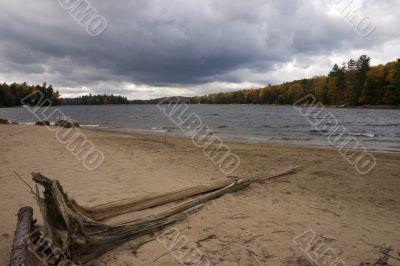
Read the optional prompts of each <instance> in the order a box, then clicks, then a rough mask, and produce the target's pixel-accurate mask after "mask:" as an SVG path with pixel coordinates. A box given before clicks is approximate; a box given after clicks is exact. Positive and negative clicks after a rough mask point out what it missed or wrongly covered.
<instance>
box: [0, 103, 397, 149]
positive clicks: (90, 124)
mask: <svg viewBox="0 0 400 266" xmlns="http://www.w3.org/2000/svg"><path fill="white" fill-rule="evenodd" d="M188 106H189V111H191V112H194V113H196V114H197V115H198V116H199V117H200V118H201V120H202V122H203V123H204V124H206V125H207V126H208V127H209V128H211V129H212V130H213V132H214V133H215V134H216V135H217V136H219V137H221V138H223V139H231V140H244V141H250V142H273V143H286V144H300V145H307V146H329V143H328V141H327V137H326V136H324V135H323V134H322V133H320V132H318V130H316V129H315V128H313V126H312V125H310V123H309V122H308V121H307V120H306V119H305V118H304V117H303V116H301V115H300V114H299V112H298V111H297V110H295V109H294V108H293V107H292V106H273V105H188ZM55 108H59V109H60V110H61V111H62V112H63V113H64V114H66V115H67V116H70V117H72V118H74V119H76V120H78V121H79V122H80V124H81V126H82V127H83V128H95V129H101V130H115V131H123V132H138V133H154V134H168V135H183V134H184V133H183V132H182V131H181V130H180V129H179V128H178V127H177V126H175V125H174V123H172V121H171V120H169V118H168V117H166V116H165V115H164V113H163V112H162V111H160V110H159V109H158V107H157V105H103V106H59V107H51V109H55ZM326 109H327V111H328V112H330V113H331V114H332V115H333V116H334V117H336V118H337V120H338V121H339V123H340V124H341V125H343V126H344V127H345V128H346V129H347V130H348V132H350V135H352V136H355V137H356V138H357V139H358V140H359V141H360V143H361V144H362V145H363V146H364V147H366V148H368V149H371V150H381V151H395V152H399V151H400V110H399V109H362V108H326ZM48 113H50V111H48ZM0 118H5V119H9V120H12V121H17V122H19V123H25V124H32V123H34V122H35V121H37V119H36V118H35V116H34V115H33V114H32V113H30V112H29V111H28V108H22V107H21V108H0Z"/></svg>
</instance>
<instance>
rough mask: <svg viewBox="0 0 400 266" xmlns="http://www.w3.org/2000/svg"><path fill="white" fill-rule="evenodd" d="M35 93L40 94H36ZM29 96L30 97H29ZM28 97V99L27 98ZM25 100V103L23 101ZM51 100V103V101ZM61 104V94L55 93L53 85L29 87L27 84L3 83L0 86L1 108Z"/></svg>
mask: <svg viewBox="0 0 400 266" xmlns="http://www.w3.org/2000/svg"><path fill="white" fill-rule="evenodd" d="M34 92H40V93H36V94H34ZM27 96H29V97H27ZM26 97H27V98H26ZM24 98H26V99H25V101H24V102H22V100H23V99H24ZM49 100H50V101H49ZM60 102H61V99H60V94H59V92H58V91H54V89H53V87H52V86H51V85H49V86H47V84H46V83H43V85H42V86H40V85H28V84H26V82H24V83H22V84H17V83H12V84H10V85H9V84H7V83H3V84H1V85H0V107H13V106H22V105H24V104H26V105H35V106H38V105H43V106H48V105H59V104H60Z"/></svg>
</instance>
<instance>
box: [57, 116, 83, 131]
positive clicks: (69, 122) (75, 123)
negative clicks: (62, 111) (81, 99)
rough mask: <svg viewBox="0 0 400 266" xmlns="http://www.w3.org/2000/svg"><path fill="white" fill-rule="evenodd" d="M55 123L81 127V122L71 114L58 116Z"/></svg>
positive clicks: (63, 125) (62, 125) (69, 126)
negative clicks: (70, 115)
mask: <svg viewBox="0 0 400 266" xmlns="http://www.w3.org/2000/svg"><path fill="white" fill-rule="evenodd" d="M54 125H55V126H57V127H65V128H73V127H79V122H78V121H76V120H74V119H72V118H71V117H69V116H64V117H61V118H58V119H57V120H56V122H55V123H54Z"/></svg>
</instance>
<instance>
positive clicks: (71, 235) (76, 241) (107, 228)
mask: <svg viewBox="0 0 400 266" xmlns="http://www.w3.org/2000/svg"><path fill="white" fill-rule="evenodd" d="M295 170H296V168H293V167H291V168H289V169H287V170H284V171H282V172H279V173H276V174H273V175H271V176H268V177H251V178H245V179H235V180H226V181H219V182H215V183H213V184H210V185H206V186H197V187H192V188H188V189H183V190H178V191H174V192H169V193H165V194H160V195H157V196H154V197H146V198H142V199H126V200H123V201H118V202H112V203H108V204H104V205H101V206H97V207H94V208H85V207H82V206H81V205H79V204H78V203H77V202H75V201H73V200H72V199H70V198H69V197H68V195H67V194H66V193H65V192H64V190H63V187H62V186H61V184H60V183H59V182H58V181H57V180H52V179H49V178H47V177H45V176H43V175H41V174H40V173H32V176H33V180H34V181H35V182H36V183H37V184H39V185H41V186H43V187H44V192H43V195H44V199H41V198H39V197H37V198H36V199H37V203H38V205H39V207H40V210H41V212H42V216H43V221H44V228H45V233H46V235H47V237H49V238H50V239H51V240H52V243H53V245H54V246H55V247H56V248H60V249H61V250H62V251H63V252H64V253H65V255H67V256H68V257H69V258H70V259H71V260H72V261H73V262H75V263H77V264H81V263H85V262H88V261H90V260H91V259H93V258H95V257H97V256H100V255H102V254H104V253H105V252H107V251H109V250H111V249H113V248H114V247H116V246H118V245H121V244H122V243H124V242H126V241H128V240H132V239H136V238H139V237H142V236H145V235H147V234H149V233H152V232H155V231H158V230H161V229H162V228H164V227H165V226H168V225H170V224H172V223H175V222H177V221H180V220H183V219H185V217H187V215H189V214H192V213H194V212H197V211H198V210H200V209H201V207H202V206H203V205H204V204H205V203H207V202H208V201H210V200H213V199H216V198H218V197H220V196H222V195H224V194H226V193H231V192H235V191H237V190H240V189H243V188H246V187H248V186H249V185H250V184H252V183H261V182H265V181H267V180H270V179H273V178H277V177H280V176H284V175H288V174H291V173H293V172H295ZM195 196H197V197H196V198H194V199H190V200H188V201H187V202H184V203H182V204H180V205H178V206H176V207H172V208H170V209H167V210H163V211H161V212H159V213H157V214H154V215H150V216H147V217H144V218H141V219H134V220H131V221H126V222H122V223H114V224H106V223H104V222H102V221H103V220H104V219H108V218H113V217H116V216H118V215H121V214H124V213H130V212H134V211H138V210H143V209H147V208H152V207H155V206H159V205H162V204H166V203H169V202H176V201H179V200H182V199H189V198H192V197H195Z"/></svg>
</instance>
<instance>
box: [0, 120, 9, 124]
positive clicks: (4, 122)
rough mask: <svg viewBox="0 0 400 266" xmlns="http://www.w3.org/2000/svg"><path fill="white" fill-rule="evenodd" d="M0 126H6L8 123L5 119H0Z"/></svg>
mask: <svg viewBox="0 0 400 266" xmlns="http://www.w3.org/2000/svg"><path fill="white" fill-rule="evenodd" d="M0 124H4V125H8V124H10V122H9V121H8V120H7V119H2V118H0Z"/></svg>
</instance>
